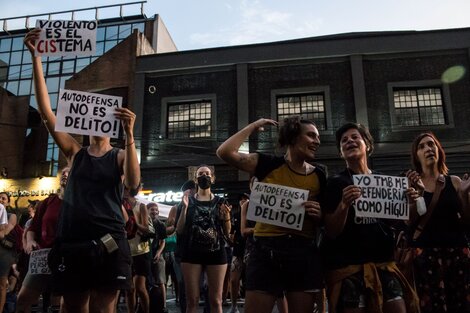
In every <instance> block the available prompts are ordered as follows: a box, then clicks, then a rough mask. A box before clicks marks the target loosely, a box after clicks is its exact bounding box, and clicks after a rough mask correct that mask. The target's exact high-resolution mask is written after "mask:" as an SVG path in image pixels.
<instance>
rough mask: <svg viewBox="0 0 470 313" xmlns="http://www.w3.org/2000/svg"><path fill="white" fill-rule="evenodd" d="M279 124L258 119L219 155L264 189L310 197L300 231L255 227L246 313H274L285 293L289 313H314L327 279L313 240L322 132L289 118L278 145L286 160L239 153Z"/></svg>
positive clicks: (322, 178)
mask: <svg viewBox="0 0 470 313" xmlns="http://www.w3.org/2000/svg"><path fill="white" fill-rule="evenodd" d="M277 124H278V123H277V122H276V121H274V120H270V119H264V118H262V119H259V120H257V121H255V122H253V123H251V124H249V125H248V126H246V127H245V128H243V129H242V130H240V131H239V132H238V133H236V134H235V135H233V136H232V137H230V138H228V139H227V140H226V141H225V142H224V143H223V144H222V145H221V146H220V147H219V148H218V149H217V155H218V156H219V157H220V158H221V159H222V160H224V161H226V162H227V163H229V164H230V165H233V166H234V167H236V168H238V169H240V170H243V171H246V172H248V173H249V174H250V175H251V176H256V177H257V178H258V179H259V181H260V182H262V183H268V184H276V185H280V186H278V187H280V188H287V187H290V188H296V189H300V190H301V191H302V192H304V191H306V192H307V193H308V198H307V199H305V201H302V202H301V204H300V206H301V207H302V206H303V207H304V208H305V210H302V212H303V213H302V214H304V221H303V224H302V225H300V227H299V228H300V230H298V229H293V228H287V227H282V226H276V225H272V224H269V223H266V222H259V221H258V222H257V223H256V226H255V230H254V241H255V246H254V248H253V250H252V251H251V254H250V258H249V260H248V264H247V270H246V278H247V284H246V290H247V292H246V298H245V303H246V306H245V312H249V313H264V312H271V311H272V309H273V306H274V303H275V301H276V299H277V298H278V297H281V296H282V295H283V294H284V293H285V294H286V298H287V302H288V307H289V311H292V312H308V313H311V312H312V311H313V310H314V308H315V306H317V307H322V305H323V296H322V289H323V275H322V269H321V264H320V263H321V262H320V256H319V253H318V250H317V247H316V245H315V243H314V239H315V234H316V231H317V225H318V222H319V221H320V219H321V210H320V204H319V202H318V201H319V199H320V198H321V194H322V191H323V189H324V186H325V183H326V178H325V174H324V172H323V171H322V170H321V169H320V168H319V167H317V166H314V165H312V164H310V163H309V162H310V161H312V160H313V159H314V157H315V152H316V150H317V149H318V147H319V145H320V135H319V133H318V129H317V127H316V126H315V124H314V123H313V121H310V120H305V119H302V118H300V117H299V116H294V117H289V118H286V119H284V123H283V125H282V126H281V128H280V129H279V139H278V143H279V145H280V146H281V148H286V153H285V155H284V156H280V157H278V156H270V155H266V154H262V153H249V154H244V153H240V152H239V149H240V146H241V145H242V144H243V142H244V141H245V140H247V138H248V137H249V136H250V135H251V134H252V133H254V132H255V131H258V130H263V129H264V127H265V126H277ZM252 196H253V190H252Z"/></svg>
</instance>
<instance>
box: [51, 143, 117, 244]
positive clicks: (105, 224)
mask: <svg viewBox="0 0 470 313" xmlns="http://www.w3.org/2000/svg"><path fill="white" fill-rule="evenodd" d="M118 153H119V149H118V148H113V149H111V150H110V151H108V152H106V154H104V155H103V156H101V157H94V156H91V155H89V154H88V151H87V147H83V148H82V149H80V151H78V152H77V154H76V155H75V158H74V160H73V164H72V168H71V170H70V173H69V178H68V181H67V186H66V188H65V193H64V199H63V203H62V209H61V214H60V217H59V226H58V229H57V238H58V239H59V240H60V241H62V242H78V241H84V240H94V239H98V238H101V237H102V236H104V235H106V234H108V233H109V234H110V235H111V236H113V237H114V238H115V239H125V238H126V235H125V232H124V225H125V223H124V217H123V215H122V212H121V203H122V194H123V184H122V179H121V170H120V168H119V166H118V160H117V156H118Z"/></svg>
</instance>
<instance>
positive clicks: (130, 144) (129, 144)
mask: <svg viewBox="0 0 470 313" xmlns="http://www.w3.org/2000/svg"><path fill="white" fill-rule="evenodd" d="M134 142H135V140H132V142H131V143H128V144H127V145H124V147H129V146H132V145H133V144H134Z"/></svg>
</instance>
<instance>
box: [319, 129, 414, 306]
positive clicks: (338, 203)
mask: <svg viewBox="0 0 470 313" xmlns="http://www.w3.org/2000/svg"><path fill="white" fill-rule="evenodd" d="M336 146H337V148H338V150H339V152H340V154H341V157H342V158H343V159H344V160H345V161H346V169H345V170H344V171H343V172H341V173H339V174H338V175H335V176H333V177H330V178H329V179H328V185H327V193H326V197H325V205H324V206H323V207H324V210H325V227H326V234H327V236H326V238H325V240H324V255H325V264H326V265H327V266H328V270H329V272H328V275H327V284H328V286H327V291H328V304H329V305H328V311H329V312H330V313H336V312H343V313H347V312H354V313H356V312H384V313H400V312H402V313H405V312H408V313H413V312H418V307H417V306H418V304H417V297H416V294H415V293H414V292H413V290H412V289H411V286H410V285H409V283H408V282H407V281H406V279H405V277H404V276H403V275H402V274H401V272H400V271H399V269H398V267H397V266H396V264H395V262H394V259H393V252H394V237H393V232H392V230H391V228H390V227H389V225H387V224H386V223H385V222H384V221H383V220H381V219H376V218H365V217H357V216H356V214H355V211H354V209H353V208H352V207H351V204H352V202H353V201H354V200H356V199H358V198H359V197H360V196H361V188H360V187H358V186H355V185H354V184H353V178H352V176H353V175H357V174H363V175H370V174H375V172H373V171H372V170H371V169H370V168H369V166H368V164H367V158H368V156H369V155H370V154H371V153H372V151H373V149H374V145H373V138H372V136H371V135H370V133H369V131H368V130H367V128H365V127H364V126H362V125H360V124H355V123H347V124H345V125H343V126H341V127H340V128H339V129H338V130H337V131H336ZM408 192H409V193H413V195H414V197H415V198H416V196H417V195H416V191H415V190H414V189H409V190H408ZM410 200H411V198H410ZM412 204H413V202H412Z"/></svg>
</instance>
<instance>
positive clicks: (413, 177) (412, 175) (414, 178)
mask: <svg viewBox="0 0 470 313" xmlns="http://www.w3.org/2000/svg"><path fill="white" fill-rule="evenodd" d="M405 174H406V177H408V181H409V182H410V186H411V187H413V188H415V189H416V190H417V191H418V193H419V194H421V195H422V194H423V192H424V189H425V187H424V183H423V181H422V179H421V176H420V175H419V174H418V172H416V171H413V170H408V171H406V173H405Z"/></svg>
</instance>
